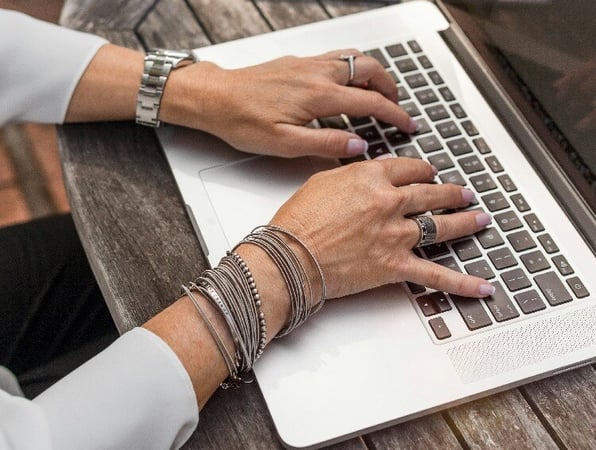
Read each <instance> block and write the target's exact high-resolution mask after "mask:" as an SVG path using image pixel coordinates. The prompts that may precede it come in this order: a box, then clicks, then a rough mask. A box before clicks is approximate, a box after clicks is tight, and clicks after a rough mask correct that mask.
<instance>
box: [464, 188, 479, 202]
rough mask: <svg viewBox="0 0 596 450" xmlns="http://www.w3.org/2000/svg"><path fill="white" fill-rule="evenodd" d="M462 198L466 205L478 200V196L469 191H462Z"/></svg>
mask: <svg viewBox="0 0 596 450" xmlns="http://www.w3.org/2000/svg"><path fill="white" fill-rule="evenodd" d="M461 196H462V198H463V199H464V202H466V203H472V202H473V201H474V200H475V199H476V195H475V194H474V192H473V191H471V190H469V189H462V190H461Z"/></svg>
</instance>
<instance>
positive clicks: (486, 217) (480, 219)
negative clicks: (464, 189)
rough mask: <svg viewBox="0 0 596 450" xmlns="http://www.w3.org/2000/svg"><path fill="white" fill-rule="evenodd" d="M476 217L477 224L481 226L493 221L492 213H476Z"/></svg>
mask: <svg viewBox="0 0 596 450" xmlns="http://www.w3.org/2000/svg"><path fill="white" fill-rule="evenodd" d="M475 219H476V225H478V226H479V227H485V226H487V225H488V224H489V223H491V222H492V221H493V218H492V217H491V216H490V214H486V213H480V214H478V215H476V217H475Z"/></svg>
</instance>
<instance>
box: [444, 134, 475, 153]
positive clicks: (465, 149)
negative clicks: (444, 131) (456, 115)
mask: <svg viewBox="0 0 596 450" xmlns="http://www.w3.org/2000/svg"><path fill="white" fill-rule="evenodd" d="M447 147H449V150H451V153H453V155H454V156H460V155H464V154H466V153H470V152H471V151H472V147H470V144H468V141H467V140H466V138H459V139H453V140H451V141H448V142H447Z"/></svg>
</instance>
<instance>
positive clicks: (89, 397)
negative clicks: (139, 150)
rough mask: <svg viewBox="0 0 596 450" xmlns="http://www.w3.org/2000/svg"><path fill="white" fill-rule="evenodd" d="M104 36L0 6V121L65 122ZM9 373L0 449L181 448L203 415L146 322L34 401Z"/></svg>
mask: <svg viewBox="0 0 596 450" xmlns="http://www.w3.org/2000/svg"><path fill="white" fill-rule="evenodd" d="M105 43H106V41H105V40H104V39H101V38H99V37H97V36H93V35H90V34H85V33H80V32H76V31H73V30H69V29H66V28H62V27H58V26H56V25H52V24H48V23H45V22H41V21H38V20H35V19H32V18H30V17H28V16H26V15H24V14H20V13H16V12H12V11H6V10H1V9H0V61H2V70H1V71H0V126H1V125H3V124H6V123H10V122H23V121H30V122H45V123H61V122H62V121H63V120H64V117H65V114H66V110H67V109H68V104H69V102H70V98H71V96H72V93H73V91H74V89H75V87H76V85H77V83H78V81H79V79H80V78H81V76H82V74H83V72H84V71H85V68H86V67H87V65H88V64H89V62H90V61H91V59H92V58H93V57H94V55H95V53H96V52H97V50H98V49H99V48H100V47H101V46H102V45H104V44H105ZM0 301H1V300H0ZM12 378H13V377H11V376H10V374H8V373H7V372H6V371H5V370H0V450H4V449H19V450H21V449H35V450H41V449H60V450H62V449H95V448H97V449H110V448H114V449H136V448H143V449H153V448H155V449H165V448H178V447H180V446H181V445H182V444H183V443H184V442H185V441H186V440H187V439H188V438H189V437H190V435H191V434H192V432H193V431H194V429H195V428H196V426H197V423H198V420H199V411H198V405H197V402H196V398H195V394H194V390H193V387H192V383H191V380H190V378H189V376H188V374H187V372H186V370H185V369H184V367H183V366H182V363H181V362H180V360H179V359H178V357H177V356H176V354H175V353H174V352H173V351H172V350H171V349H170V347H168V346H167V345H166V344H165V343H164V342H163V341H162V340H161V339H160V338H159V337H158V336H156V335H155V334H153V333H151V332H150V331H148V330H146V329H144V328H135V329H134V330H132V331H129V332H128V333H126V334H124V335H123V336H121V337H120V338H119V339H118V340H116V342H115V343H114V344H112V345H111V346H110V347H109V348H107V349H106V350H104V351H103V352H102V353H100V354H99V355H98V356H96V357H95V358H93V359H91V360H90V361H88V362H87V363H85V364H84V365H83V366H81V367H80V368H78V369H77V370H75V371H74V372H72V373H71V374H69V375H68V376H67V377H65V378H64V379H62V380H60V381H59V382H58V383H56V384H55V385H54V386H52V387H51V388H49V389H48V390H47V391H45V392H44V393H42V394H41V395H40V396H38V397H37V398H35V399H34V400H33V401H29V400H26V399H25V398H23V397H22V396H20V395H19V389H18V386H16V385H15V383H14V380H12V382H11V379H12Z"/></svg>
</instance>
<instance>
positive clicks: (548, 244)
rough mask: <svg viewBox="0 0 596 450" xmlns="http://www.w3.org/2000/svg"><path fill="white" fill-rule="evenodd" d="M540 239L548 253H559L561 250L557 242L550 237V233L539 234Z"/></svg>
mask: <svg viewBox="0 0 596 450" xmlns="http://www.w3.org/2000/svg"><path fill="white" fill-rule="evenodd" d="M538 240H539V241H540V243H541V244H542V247H544V250H545V251H546V253H557V252H558V251H559V247H558V246H557V244H555V241H553V239H552V238H551V237H550V234H548V233H546V234H542V235H540V236H538Z"/></svg>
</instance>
